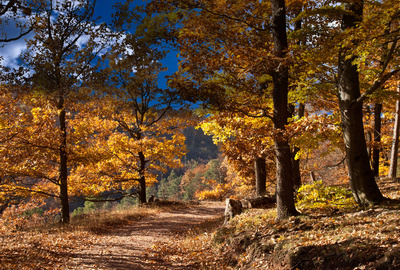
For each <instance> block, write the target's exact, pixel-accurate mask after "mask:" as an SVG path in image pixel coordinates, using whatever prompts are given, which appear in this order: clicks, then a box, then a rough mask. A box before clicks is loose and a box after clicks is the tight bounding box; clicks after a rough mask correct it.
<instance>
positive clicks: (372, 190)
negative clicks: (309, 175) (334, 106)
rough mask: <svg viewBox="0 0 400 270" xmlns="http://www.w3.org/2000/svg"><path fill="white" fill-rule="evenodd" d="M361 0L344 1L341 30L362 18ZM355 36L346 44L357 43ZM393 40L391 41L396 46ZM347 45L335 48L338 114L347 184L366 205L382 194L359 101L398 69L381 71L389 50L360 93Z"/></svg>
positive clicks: (354, 26) (356, 24)
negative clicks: (368, 150) (375, 76)
mask: <svg viewBox="0 0 400 270" xmlns="http://www.w3.org/2000/svg"><path fill="white" fill-rule="evenodd" d="M363 4H364V1H353V2H351V3H349V4H347V5H346V7H345V10H346V11H348V13H347V14H344V15H343V17H342V30H343V31H352V30H356V29H357V28H358V27H359V25H360V23H361V22H362V20H363ZM358 42H359V41H357V40H356V39H353V40H352V41H350V44H354V45H358ZM396 43H397V41H394V42H393V44H392V49H394V48H395V47H396ZM351 50H352V49H351V48H350V47H349V46H343V47H342V49H340V51H339V59H338V91H339V93H338V96H339V105H340V112H341V115H342V128H343V137H344V141H345V146H346V157H347V158H346V159H347V165H348V168H349V176H350V184H351V188H352V192H353V195H354V198H355V200H356V202H357V203H358V204H361V205H368V204H373V203H380V202H381V201H382V200H383V199H384V198H383V196H382V194H381V192H380V190H379V188H378V186H377V184H376V182H375V179H374V173H373V171H372V169H371V166H370V163H369V158H368V153H367V148H366V142H365V137H364V127H363V120H362V115H363V113H362V104H363V101H364V99H365V98H366V96H367V95H368V94H371V93H373V92H374V91H376V90H377V89H379V87H380V86H382V84H383V83H384V82H385V81H386V80H387V79H388V78H390V76H392V75H393V74H395V73H397V72H398V69H395V70H392V71H391V72H389V73H386V74H385V73H384V72H385V69H386V67H387V64H388V63H389V62H390V60H391V59H392V57H393V55H392V53H389V54H388V55H387V57H386V59H385V61H384V62H385V63H386V64H384V65H383V67H382V72H381V74H380V77H379V78H378V79H377V80H376V81H375V82H374V84H372V86H371V87H370V88H369V89H367V91H366V92H365V93H363V95H361V91H360V80H359V71H358V69H359V67H358V66H357V65H356V64H355V62H356V60H357V54H354V52H353V51H351Z"/></svg>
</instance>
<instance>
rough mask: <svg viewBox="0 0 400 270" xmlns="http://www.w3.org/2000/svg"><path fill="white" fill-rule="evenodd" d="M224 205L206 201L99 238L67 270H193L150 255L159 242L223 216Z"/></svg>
mask: <svg viewBox="0 0 400 270" xmlns="http://www.w3.org/2000/svg"><path fill="white" fill-rule="evenodd" d="M224 208H225V205H224V203H223V202H202V203H200V204H198V205H193V206H192V205H191V206H190V207H188V208H183V209H173V210H166V211H162V212H159V213H157V214H155V215H151V216H147V217H144V218H142V219H140V220H138V221H134V222H131V223H130V224H126V225H120V226H116V227H115V230H112V231H111V232H107V233H105V234H101V235H98V237H96V239H95V240H94V244H93V245H90V246H86V247H85V246H83V247H79V248H77V249H76V250H74V254H69V255H70V256H71V257H72V258H71V259H70V260H69V261H68V262H67V263H66V265H65V268H64V269H121V270H127V269H129V270H136V269H137V270H148V269H191V268H190V267H188V266H184V265H177V264H175V265H174V264H171V263H168V264H167V263H166V262H155V261H153V260H152V259H151V258H150V257H149V256H148V255H149V252H151V250H150V249H151V247H152V246H153V245H155V244H156V243H160V242H161V243H170V242H171V241H174V239H176V237H178V236H179V235H182V234H185V233H188V232H189V231H190V230H191V229H194V228H196V226H198V225H199V224H201V223H202V222H205V221H207V220H212V219H216V218H219V217H222V216H223V214H224Z"/></svg>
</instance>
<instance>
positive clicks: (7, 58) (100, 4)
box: [0, 0, 177, 87]
mask: <svg viewBox="0 0 400 270" xmlns="http://www.w3.org/2000/svg"><path fill="white" fill-rule="evenodd" d="M120 1H121V0H119V1H118V0H97V2H96V7H95V15H94V18H97V17H100V19H99V22H107V23H110V22H111V15H112V13H113V12H114V9H113V5H114V4H115V3H117V2H120ZM145 3H146V1H144V0H135V1H134V2H133V5H134V4H137V5H143V4H145ZM8 30H9V31H8V32H9V34H8V35H9V36H13V33H12V32H13V31H12V29H11V28H8ZM16 35H17V33H16ZM32 36H33V35H32V34H30V35H28V36H26V37H25V38H22V39H19V40H17V41H14V42H10V43H6V44H4V47H2V48H0V56H1V57H2V61H1V63H2V64H3V65H5V66H10V67H16V66H17V59H18V56H19V54H20V53H21V52H22V51H23V50H24V49H25V47H26V42H25V39H29V38H31V37H32ZM176 54H177V52H171V53H170V54H169V55H168V57H167V59H165V60H164V61H162V62H163V64H164V65H166V66H167V67H168V68H169V71H167V72H166V73H165V74H163V75H162V77H164V76H165V75H169V74H171V73H172V72H174V71H176V70H177V59H176ZM165 82H166V80H165V79H164V78H160V80H159V83H160V85H161V86H163V87H165Z"/></svg>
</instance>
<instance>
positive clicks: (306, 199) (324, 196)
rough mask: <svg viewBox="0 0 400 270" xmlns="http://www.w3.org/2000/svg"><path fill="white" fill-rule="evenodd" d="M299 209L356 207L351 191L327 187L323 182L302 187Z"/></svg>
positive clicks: (298, 200) (298, 201)
mask: <svg viewBox="0 0 400 270" xmlns="http://www.w3.org/2000/svg"><path fill="white" fill-rule="evenodd" d="M296 199H297V200H296V201H297V203H296V205H297V207H298V208H319V209H324V208H339V209H342V208H343V209H344V208H352V207H354V205H355V202H354V199H353V197H352V194H351V191H350V190H348V189H346V188H344V187H340V186H326V185H324V184H323V183H322V181H316V182H313V183H311V184H306V185H302V186H301V187H300V188H299V190H298V194H297V198H296Z"/></svg>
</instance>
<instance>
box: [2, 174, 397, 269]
mask: <svg viewBox="0 0 400 270" xmlns="http://www.w3.org/2000/svg"><path fill="white" fill-rule="evenodd" d="M378 184H379V186H380V188H381V190H382V193H383V194H384V195H385V196H386V197H388V198H391V199H392V201H391V202H389V203H387V204H383V205H378V206H374V207H371V208H368V209H366V208H365V209H362V208H360V207H358V206H357V205H355V204H354V202H353V201H352V198H351V195H350V192H349V191H348V189H344V188H338V187H326V186H323V185H322V184H318V183H316V184H313V185H312V186H309V187H308V189H307V188H306V189H304V190H302V191H301V192H300V193H301V194H302V197H298V200H297V209H299V210H300V212H301V215H299V216H298V217H293V218H290V219H289V220H286V221H281V222H278V221H276V219H275V217H276V210H275V209H274V208H271V209H249V210H247V211H245V212H244V213H243V214H241V215H239V216H237V217H235V218H234V219H233V220H232V221H230V222H229V223H228V224H227V225H226V226H222V223H223V213H224V203H223V202H201V203H189V204H188V203H177V204H176V205H174V204H172V205H168V206H161V207H148V208H146V207H134V209H136V210H135V211H138V212H137V213H131V214H129V215H126V214H125V216H124V218H121V219H119V218H117V217H115V216H109V217H108V221H106V222H105V221H104V220H103V221H101V222H100V221H97V219H96V216H95V215H87V216H85V215H82V216H81V217H80V219H79V218H77V219H73V222H72V224H71V225H69V226H66V227H54V226H53V227H50V228H49V227H46V228H42V229H40V228H39V229H38V228H35V229H28V228H21V227H19V229H17V230H12V231H9V232H7V231H1V230H0V269H20V270H22V269H122V270H124V269H137V270H141V269H144V270H147V269H173V270H174V269H175V270H178V269H189V270H190V269H218V270H219V269H321V270H322V269H323V270H326V269H353V270H354V269H360V270H361V269H400V203H399V199H400V181H399V180H398V179H394V180H393V179H392V180H391V179H389V180H381V181H379V182H378ZM343 190H346V191H345V192H344V191H343ZM310 198H311V199H310ZM110 215H111V214H110Z"/></svg>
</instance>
